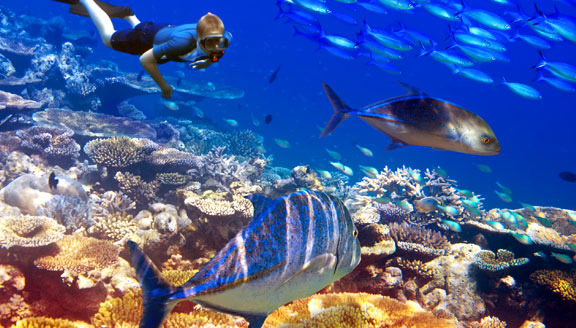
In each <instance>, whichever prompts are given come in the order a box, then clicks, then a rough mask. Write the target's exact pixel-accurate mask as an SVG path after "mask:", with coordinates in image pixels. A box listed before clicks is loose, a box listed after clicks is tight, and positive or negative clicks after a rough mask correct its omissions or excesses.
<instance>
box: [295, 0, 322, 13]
mask: <svg viewBox="0 0 576 328" xmlns="http://www.w3.org/2000/svg"><path fill="white" fill-rule="evenodd" d="M291 1H292V2H293V3H294V4H296V5H297V6H299V7H300V8H302V9H305V10H308V11H310V12H312V13H315V14H322V15H328V14H330V13H331V12H332V11H331V10H330V8H328V7H326V5H325V4H324V1H314V0H291Z"/></svg>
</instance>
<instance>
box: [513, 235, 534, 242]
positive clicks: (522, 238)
mask: <svg viewBox="0 0 576 328" xmlns="http://www.w3.org/2000/svg"><path fill="white" fill-rule="evenodd" d="M512 236H513V237H514V238H515V239H516V240H517V241H518V242H519V243H520V244H523V245H532V244H534V242H533V241H532V239H530V237H528V235H526V234H523V233H517V232H515V233H512Z"/></svg>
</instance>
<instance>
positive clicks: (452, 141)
mask: <svg viewBox="0 0 576 328" xmlns="http://www.w3.org/2000/svg"><path fill="white" fill-rule="evenodd" d="M401 84H402V85H403V86H404V87H405V88H406V89H407V90H408V94H407V95H406V96H401V97H395V98H391V99H387V100H383V101H380V102H377V103H375V104H373V105H369V106H366V107H364V108H362V109H354V108H350V107H348V105H346V103H344V101H342V99H340V97H338V95H337V94H336V92H334V90H332V88H330V86H329V85H327V84H326V83H322V85H323V87H324V91H325V92H326V96H327V97H328V99H329V100H330V103H331V104H332V109H333V110H334V113H333V114H332V117H331V118H330V121H329V122H328V124H326V127H325V128H324V131H322V134H321V135H320V138H322V137H324V136H326V135H329V134H330V133H332V131H334V129H336V127H338V125H340V124H341V123H342V122H344V120H345V119H347V118H348V117H350V116H357V117H359V118H361V119H362V120H363V121H365V122H366V123H368V124H370V125H371V126H372V127H374V128H375V129H376V130H378V131H380V132H382V133H384V134H386V135H387V136H389V137H390V138H391V139H392V144H391V145H390V146H389V147H387V148H386V149H395V148H399V147H403V146H406V145H416V146H428V147H432V148H436V149H442V150H450V151H456V152H461V153H467V154H475V155H496V154H498V153H499V152H500V143H499V142H498V139H496V136H495V135H494V132H493V131H492V128H491V127H490V126H489V125H488V123H486V121H484V119H482V118H481V117H480V116H478V115H476V114H474V113H472V112H469V111H467V110H465V109H463V108H461V107H459V106H457V105H455V104H452V103H449V102H447V101H444V100H442V99H438V98H432V97H429V96H428V95H427V94H425V93H423V92H422V91H420V90H418V89H416V88H414V87H412V86H409V85H407V84H404V83H401Z"/></svg>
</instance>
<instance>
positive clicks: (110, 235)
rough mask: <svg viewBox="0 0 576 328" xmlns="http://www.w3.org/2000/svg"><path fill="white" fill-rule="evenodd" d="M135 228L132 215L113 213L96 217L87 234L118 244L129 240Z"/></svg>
mask: <svg viewBox="0 0 576 328" xmlns="http://www.w3.org/2000/svg"><path fill="white" fill-rule="evenodd" d="M137 228H138V226H137V225H136V222H135V221H134V219H133V217H132V215H129V214H126V212H115V213H112V214H108V215H106V216H101V217H97V218H96V220H95V223H94V225H93V226H92V227H90V229H89V230H88V232H89V233H90V234H91V235H94V236H98V237H103V238H106V239H109V240H112V241H114V242H118V241H121V240H125V239H126V238H129V237H130V236H131V235H132V234H134V233H135V232H136V229H137Z"/></svg>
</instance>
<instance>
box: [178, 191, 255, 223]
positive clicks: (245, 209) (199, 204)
mask: <svg viewBox="0 0 576 328" xmlns="http://www.w3.org/2000/svg"><path fill="white" fill-rule="evenodd" d="M179 195H180V196H181V197H183V198H184V204H185V205H186V207H187V208H189V209H191V210H196V211H199V212H200V213H202V214H204V215H208V216H242V217H244V218H250V217H252V214H253V211H254V208H253V206H252V203H251V202H250V201H249V200H248V199H246V198H244V197H241V196H238V195H233V196H232V197H229V196H230V195H228V194H226V193H215V192H212V191H206V192H204V193H203V194H202V195H198V194H195V193H193V192H187V191H183V190H182V191H179Z"/></svg>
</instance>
